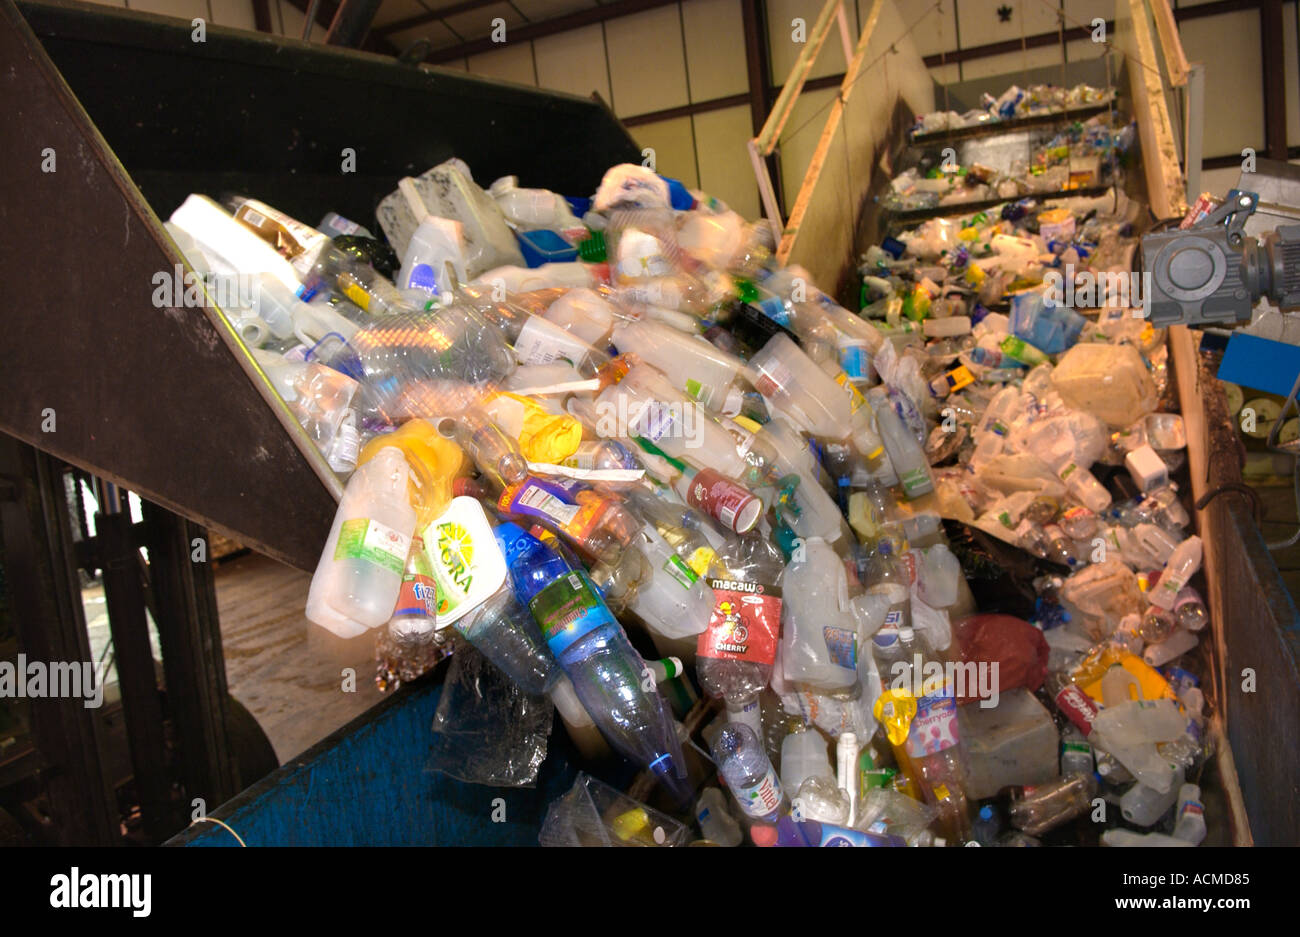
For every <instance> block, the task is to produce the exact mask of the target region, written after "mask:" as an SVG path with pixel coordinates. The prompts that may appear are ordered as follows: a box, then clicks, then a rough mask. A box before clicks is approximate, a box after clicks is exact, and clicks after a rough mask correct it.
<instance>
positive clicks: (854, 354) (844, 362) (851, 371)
mask: <svg viewBox="0 0 1300 937" xmlns="http://www.w3.org/2000/svg"><path fill="white" fill-rule="evenodd" d="M840 367H842V368H843V369H844V373H845V374H847V375H848V376H849V377H850V378H851V379H852V380H855V381H859V380H861V381H865V380H867V379H868V378H869V377H870V376H871V356H870V355H869V354H867V350H866V349H865V348H863V347H862V346H861V345H845V346H844V347H843V348H841V349H840Z"/></svg>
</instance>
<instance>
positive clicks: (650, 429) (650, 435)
mask: <svg viewBox="0 0 1300 937" xmlns="http://www.w3.org/2000/svg"><path fill="white" fill-rule="evenodd" d="M672 411H673V408H671V407H669V406H666V405H665V404H663V403H661V402H660V401H658V400H651V401H649V402H648V403H647V404H646V405H645V408H644V409H642V411H641V412H640V413H639V414H638V415H637V418H636V425H637V431H636V433H637V435H638V436H642V437H644V438H646V439H648V440H650V441H651V442H653V443H657V442H659V440H661V439H663V438H664V437H665V436H667V435H668V432H669V430H671V429H672V428H673V423H674V422H675V419H674V417H673V412H672Z"/></svg>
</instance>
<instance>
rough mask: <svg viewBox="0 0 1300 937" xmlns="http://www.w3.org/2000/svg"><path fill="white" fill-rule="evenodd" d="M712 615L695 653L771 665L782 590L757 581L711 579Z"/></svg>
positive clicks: (773, 658)
mask: <svg viewBox="0 0 1300 937" xmlns="http://www.w3.org/2000/svg"><path fill="white" fill-rule="evenodd" d="M709 585H710V586H711V587H712V588H713V595H714V599H715V602H714V605H713V617H712V618H710V619H709V627H708V628H706V629H705V630H704V633H703V634H701V635H700V641H699V645H698V647H697V651H696V653H697V654H698V655H699V656H700V657H712V658H714V659H715V660H745V661H749V662H750V663H753V664H760V665H766V666H769V667H770V666H771V665H772V664H773V663H774V662H775V661H776V642H777V639H778V638H779V637H780V636H781V590H780V589H777V588H775V587H773V586H764V585H762V584H760V583H756V582H735V581H732V580H729V579H710V580H709Z"/></svg>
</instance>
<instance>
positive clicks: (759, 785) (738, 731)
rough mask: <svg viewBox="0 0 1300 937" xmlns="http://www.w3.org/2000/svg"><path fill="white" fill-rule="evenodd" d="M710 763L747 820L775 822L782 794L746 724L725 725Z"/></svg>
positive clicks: (768, 761) (773, 770)
mask: <svg viewBox="0 0 1300 937" xmlns="http://www.w3.org/2000/svg"><path fill="white" fill-rule="evenodd" d="M713 763H714V764H716V765H717V766H718V772H719V773H720V774H721V775H722V780H723V781H724V782H725V783H726V785H727V789H728V790H729V791H731V796H732V797H734V798H735V799H736V803H738V804H739V805H740V809H741V810H742V811H744V813H745V815H746V816H747V817H750V818H752V819H755V820H762V821H764V822H767V823H775V822H776V820H777V818H778V817H779V816H780V814H781V808H782V807H784V806H785V805H786V796H785V792H784V790H783V789H782V787H781V781H780V780H779V779H778V778H777V775H776V769H775V768H773V767H772V762H771V761H770V760H769V759H768V757H767V752H765V751H764V750H763V745H762V743H761V742H759V740H758V736H756V735H755V734H754V730H753V729H751V728H750V727H749V726H747V725H734V724H733V725H727V726H725V727H724V728H723V729H722V731H721V732H719V733H718V737H717V738H716V739H714V741H713Z"/></svg>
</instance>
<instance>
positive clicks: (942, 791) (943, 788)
mask: <svg viewBox="0 0 1300 937" xmlns="http://www.w3.org/2000/svg"><path fill="white" fill-rule="evenodd" d="M950 793H951V792H950V791H949V790H948V785H947V784H940V785H938V786H936V787H935V789H934V797H935V799H936V800H947V799H948V797H949V796H950Z"/></svg>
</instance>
